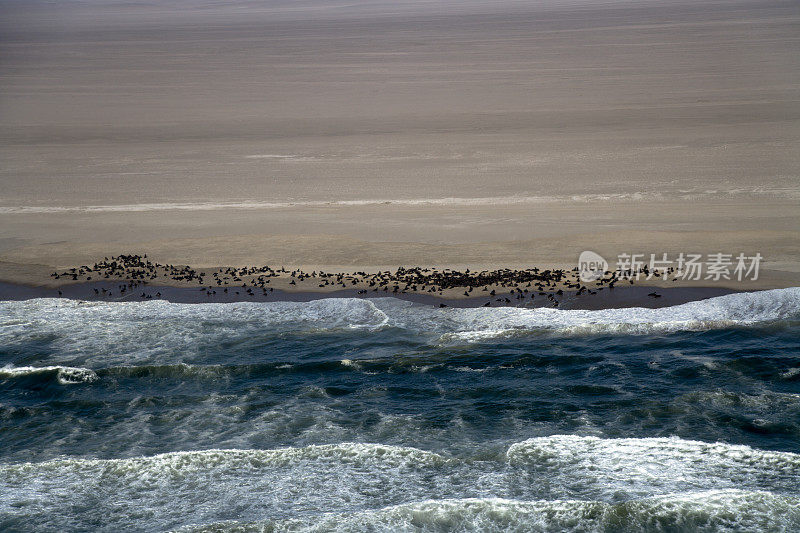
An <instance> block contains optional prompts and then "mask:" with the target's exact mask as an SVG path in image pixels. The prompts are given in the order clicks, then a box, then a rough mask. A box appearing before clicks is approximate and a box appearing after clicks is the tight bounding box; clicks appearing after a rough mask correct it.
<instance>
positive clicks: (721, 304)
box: [0, 287, 800, 366]
mask: <svg viewBox="0 0 800 533" xmlns="http://www.w3.org/2000/svg"><path fill="white" fill-rule="evenodd" d="M798 318H800V287H793V288H788V289H776V290H769V291H761V292H752V293H736V294H729V295H725V296H719V297H716V298H710V299H707V300H701V301H694V302H689V303H686V304H682V305H676V306H672V307H664V308H659V309H645V308H624V309H603V310H597V311H588V310H559V309H549V308H538V309H521V308H511V307H504V308H477V309H475V308H445V309H439V308H435V307H431V306H425V305H417V304H412V303H410V302H407V301H403V300H398V299H394V298H377V299H357V298H329V299H320V300H315V301H311V302H263V303H254V302H238V303H230V304H213V303H212V304H177V303H169V302H165V301H148V302H112V303H109V302H79V301H73V300H63V299H35V300H27V301H21V302H12V301H5V302H0V343H2V345H4V346H7V347H12V348H13V347H14V346H15V345H26V344H34V345H36V344H38V345H42V344H43V345H54V344H58V352H59V354H61V355H63V356H64V357H65V358H66V359H65V360H64V361H65V362H66V361H70V362H71V364H75V362H74V361H73V359H71V358H70V356H73V355H76V354H97V355H98V356H103V359H102V360H103V363H104V364H115V363H118V364H131V362H141V361H142V360H144V361H148V360H153V359H154V358H155V359H156V360H157V359H158V356H159V355H163V354H175V353H183V354H187V355H191V354H192V353H196V352H198V351H201V350H202V349H204V348H207V347H208V346H211V345H218V344H220V343H233V342H240V343H241V342H257V340H258V339H260V338H264V337H265V336H269V335H276V334H285V333H289V332H295V333H302V334H313V333H315V332H326V331H331V330H337V329H338V330H343V331H348V330H359V331H364V330H366V331H369V330H375V329H379V328H384V327H390V328H399V329H401V330H405V331H407V332H409V333H411V334H414V335H421V336H424V338H425V339H427V341H426V342H432V343H434V344H453V343H465V342H467V343H469V342H481V341H490V340H492V339H496V338H498V337H503V336H516V335H530V334H549V335H592V334H653V333H656V334H659V333H669V332H676V331H692V330H706V329H715V328H730V327H746V326H758V325H768V324H774V323H780V322H793V321H797V320H798ZM91 358H92V357H91V356H89V359H85V358H84V359H81V362H80V363H78V364H79V365H80V366H83V365H84V364H86V361H88V360H91ZM59 362H60V361H59Z"/></svg>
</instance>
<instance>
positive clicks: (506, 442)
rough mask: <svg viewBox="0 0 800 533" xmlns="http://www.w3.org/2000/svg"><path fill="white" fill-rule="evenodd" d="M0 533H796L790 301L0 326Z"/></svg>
mask: <svg viewBox="0 0 800 533" xmlns="http://www.w3.org/2000/svg"><path fill="white" fill-rule="evenodd" d="M0 367H2V368H0V421H1V422H0V443H2V446H1V447H0V529H3V530H23V531H25V530H30V531H32V530H36V531H39V530H52V531H63V530H76V531H96V530H105V531H119V530H122V529H125V530H134V531H137V530H138V531H162V530H173V529H180V528H188V529H192V530H194V529H203V528H208V529H210V530H212V531H217V530H238V529H237V528H239V529H241V530H256V531H260V530H270V531H282V530H315V531H317V530H318V531H328V530H332V529H333V530H337V529H338V530H348V531H363V530H391V531H397V530H402V531H406V530H408V531H450V530H475V531H486V530H497V531H506V530H511V531H519V530H524V531H561V530H574V531H627V530H631V529H634V530H652V531H696V530H701V531H756V530H757V531H794V530H798V529H800V290H798V289H786V290H782V291H770V292H766V293H756V294H734V295H729V296H724V297H720V298H715V299H712V300H708V301H705V302H697V303H690V304H686V305H683V306H676V307H673V308H665V309H659V310H644V309H623V310H608V311H557V310H550V309H540V310H525V309H511V308H508V309H437V308H432V307H427V306H418V305H411V304H408V303H407V302H401V301H399V300H393V299H381V300H375V301H364V300H354V299H353V300H350V299H348V300H324V301H319V302H310V303H280V302H278V303H262V304H246V303H241V304H202V305H200V304H169V303H165V302H146V303H88V304H86V303H83V304H81V303H78V302H73V301H64V300H31V301H27V302H4V303H0Z"/></svg>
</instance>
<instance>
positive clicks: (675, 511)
mask: <svg viewBox="0 0 800 533" xmlns="http://www.w3.org/2000/svg"><path fill="white" fill-rule="evenodd" d="M798 526H800V499H798V498H791V497H781V496H777V495H774V494H771V493H769V492H745V491H738V490H727V491H707V492H698V493H691V494H684V495H666V496H659V497H656V498H648V499H644V500H638V501H629V502H624V503H617V504H610V503H605V502H597V501H578V500H555V501H518V500H509V499H502V498H469V499H460V500H439V501H423V502H417V503H410V504H403V505H397V506H392V507H388V508H385V509H380V510H377V511H365V512H360V513H354V514H349V515H347V514H330V515H325V516H322V517H319V518H317V519H316V520H297V519H295V520H285V521H269V522H263V523H249V524H247V523H238V522H222V523H217V524H209V525H203V526H194V527H186V528H182V529H180V530H179V531H182V532H185V533H186V532H196V533H200V532H212V531H213V532H225V531H237V532H242V533H244V532H266V531H269V532H276V533H277V532H281V531H287V532H288V531H307V532H314V531H341V532H350V531H354V532H360V531H414V532H440V531H465V532H466V531H481V532H493V531H498V532H500V531H528V532H532V533H537V532H553V531H582V532H591V531H642V532H648V531H653V532H663V531H701V532H702V531H715V532H727V531H732V532H733V531H765V532H768V531H776V532H777V531H789V530H791V529H793V528H796V527H798Z"/></svg>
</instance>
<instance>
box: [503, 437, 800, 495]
mask: <svg viewBox="0 0 800 533" xmlns="http://www.w3.org/2000/svg"><path fill="white" fill-rule="evenodd" d="M506 456H507V458H508V461H509V463H510V464H512V465H517V466H524V467H526V468H530V469H533V470H535V471H541V472H546V473H547V476H544V477H543V482H544V483H548V484H551V485H552V486H553V487H554V488H555V489H557V490H559V491H561V490H564V491H567V492H569V491H571V490H576V489H574V488H571V487H576V486H577V485H576V484H579V483H581V482H582V481H581V480H583V483H588V484H591V483H593V482H595V480H597V481H600V480H602V484H603V486H604V490H605V491H607V492H608V493H609V494H613V492H614V491H616V490H619V491H624V492H626V493H629V494H630V493H632V494H637V493H639V494H643V495H644V494H647V493H648V492H652V491H656V492H675V491H683V490H698V489H699V488H702V487H707V486H708V483H709V481H710V480H713V483H714V484H715V485H716V486H728V487H743V486H755V487H757V486H759V480H761V479H772V480H774V481H775V482H776V483H777V484H779V485H783V484H786V486H787V488H790V489H791V487H797V484H799V483H800V456H799V455H797V454H794V453H789V452H774V451H763V450H758V449H754V448H751V447H749V446H740V445H732V444H725V443H720V442H716V443H708V442H700V441H691V440H683V439H679V438H677V437H672V438H642V439H636V438H628V439H602V438H599V437H584V436H577V435H557V436H552V437H540V438H534V439H529V440H527V441H523V442H519V443H516V444H514V445H512V446H511V447H510V448H509V449H508V451H507V453H506Z"/></svg>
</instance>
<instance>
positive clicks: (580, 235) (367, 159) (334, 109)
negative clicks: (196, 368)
mask: <svg viewBox="0 0 800 533" xmlns="http://www.w3.org/2000/svg"><path fill="white" fill-rule="evenodd" d="M240 4H241V5H244V3H238V2H233V3H228V4H225V6H222V5H216V4H213V5H212V4H208V5H205V4H203V5H199V4H198V5H192V6H186V7H185V8H182V9H181V10H177V9H173V8H171V7H162V8H159V10H157V11H158V13H157V15H154V14H153V12H152V11H151V10H149V9H146V8H144V7H142V6H141V5H139V4H134V3H129V2H124V1H121V2H110V3H107V2H103V3H99V2H77V3H70V5H69V6H66V5H50V4H45V3H40V2H25V3H24V4H19V3H12V2H3V3H2V4H1V6H2V12H3V13H2V14H3V16H2V17H0V20H2V22H0V24H1V25H2V37H0V39H1V41H0V46H1V47H2V50H3V62H2V63H1V64H0V113H2V116H3V120H2V123H0V160H1V161H2V164H1V165H0V183H1V184H2V190H0V279H2V280H4V281H8V282H17V283H28V284H40V285H41V284H47V283H49V282H50V280H48V278H47V277H46V276H44V274H47V273H49V272H51V271H52V270H53V269H58V268H68V267H72V266H77V265H81V264H86V263H90V262H93V261H96V260H98V259H100V258H102V257H104V256H111V255H116V254H120V253H148V254H150V255H151V256H153V257H157V258H158V260H160V261H163V262H170V263H180V264H189V265H193V266H197V267H213V266H224V265H248V264H249V265H263V264H271V265H285V266H287V267H291V268H303V269H305V270H312V269H320V268H324V269H327V270H329V271H336V270H338V271H353V270H369V271H376V270H380V269H384V268H396V267H397V266H411V265H424V266H435V267H441V268H444V267H451V268H470V267H471V268H473V269H481V268H503V267H509V268H524V267H528V266H531V265H535V266H540V267H549V268H553V267H558V268H572V267H573V266H575V264H576V261H577V257H578V255H579V254H580V252H581V251H583V250H593V251H595V252H598V253H600V254H601V255H603V256H604V257H605V258H606V259H609V260H612V259H613V258H615V257H617V256H618V255H619V254H622V253H629V254H632V253H641V254H645V256H648V255H649V254H651V253H654V254H659V255H660V254H662V253H668V254H670V256H674V255H676V254H679V253H681V252H685V253H689V252H697V253H703V254H710V253H716V252H723V253H730V254H734V255H736V254H739V253H745V254H747V255H753V254H755V253H760V254H761V255H762V256H763V258H764V260H763V264H762V265H761V275H760V278H759V280H758V281H756V282H751V283H749V284H746V285H743V286H740V285H739V284H736V283H725V281H724V280H723V282H722V283H721V285H722V286H730V287H732V288H739V289H744V290H750V289H755V288H772V287H786V286H793V285H798V284H800V247H799V245H798V243H800V201H798V200H800V189H799V188H798V172H799V170H800V158H799V157H798V155H797V154H798V153H800V68H798V66H800V65H798V57H800V54H798V48H799V47H800V44H798V43H799V41H798V37H797V32H796V27H797V24H798V22H800V10H798V7H797V5H796V4H795V3H792V2H779V1H768V2H736V3H723V4H717V3H713V4H711V3H708V4H706V3H696V2H672V1H670V2H658V3H655V2H626V3H614V2H612V3H605V4H602V5H600V4H595V3H591V2H589V3H586V2H552V3H550V2H545V3H543V4H540V3H536V5H528V3H524V2H508V3H501V4H497V3H494V2H481V1H474V2H473V1H470V2H465V3H464V2H459V3H446V2H434V3H417V4H402V5H395V4H394V3H392V4H381V3H377V4H371V3H360V2H356V3H352V4H350V5H348V6H347V7H341V6H332V5H331V4H329V3H326V2H299V3H293V4H292V7H288V6H284V5H279V4H274V5H273V4H265V5H262V6H259V7H258V9H252V6H250V7H251V8H250V9H248V10H246V12H247V14H246V15H245V14H244V11H242V10H239V9H237V6H240ZM715 285H716V284H715Z"/></svg>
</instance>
